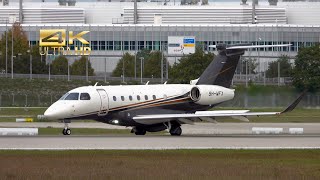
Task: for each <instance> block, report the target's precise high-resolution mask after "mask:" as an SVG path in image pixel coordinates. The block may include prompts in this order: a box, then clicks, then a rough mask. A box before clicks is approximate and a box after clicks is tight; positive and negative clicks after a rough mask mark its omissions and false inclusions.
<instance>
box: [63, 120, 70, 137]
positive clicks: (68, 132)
mask: <svg viewBox="0 0 320 180" xmlns="http://www.w3.org/2000/svg"><path fill="white" fill-rule="evenodd" d="M63 123H64V129H63V130H62V134H63V135H71V129H70V128H69V125H68V123H70V120H69V121H68V120H63Z"/></svg>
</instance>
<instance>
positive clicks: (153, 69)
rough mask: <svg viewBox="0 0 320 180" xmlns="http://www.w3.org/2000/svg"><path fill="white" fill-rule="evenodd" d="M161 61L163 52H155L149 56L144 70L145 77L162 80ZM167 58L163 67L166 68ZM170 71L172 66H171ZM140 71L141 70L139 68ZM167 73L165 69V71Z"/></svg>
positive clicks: (164, 59)
mask: <svg viewBox="0 0 320 180" xmlns="http://www.w3.org/2000/svg"><path fill="white" fill-rule="evenodd" d="M161 60H162V53H161V51H153V52H151V53H150V54H149V56H148V57H147V58H146V59H145V61H144V68H143V70H144V71H143V77H147V78H151V77H154V78H161ZM166 63H167V58H165V57H164V56H163V66H164V68H165V67H166ZM168 68H169V71H170V65H169V67H168ZM139 69H140V68H139ZM163 71H164V72H165V71H166V70H165V69H164V70H163Z"/></svg>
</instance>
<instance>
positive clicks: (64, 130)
mask: <svg viewBox="0 0 320 180" xmlns="http://www.w3.org/2000/svg"><path fill="white" fill-rule="evenodd" d="M62 134H63V135H71V129H69V128H68V129H63V130H62Z"/></svg>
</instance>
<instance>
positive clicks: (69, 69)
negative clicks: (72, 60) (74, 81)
mask: <svg viewBox="0 0 320 180" xmlns="http://www.w3.org/2000/svg"><path fill="white" fill-rule="evenodd" d="M67 62H68V81H70V65H69V59H68V61H67Z"/></svg>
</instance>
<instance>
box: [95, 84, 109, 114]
mask: <svg viewBox="0 0 320 180" xmlns="http://www.w3.org/2000/svg"><path fill="white" fill-rule="evenodd" d="M97 91H98V93H99V95H100V100H101V105H100V111H99V113H98V115H99V116H104V115H106V114H108V111H109V98H108V94H107V92H106V91H105V90H104V89H97Z"/></svg>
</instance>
